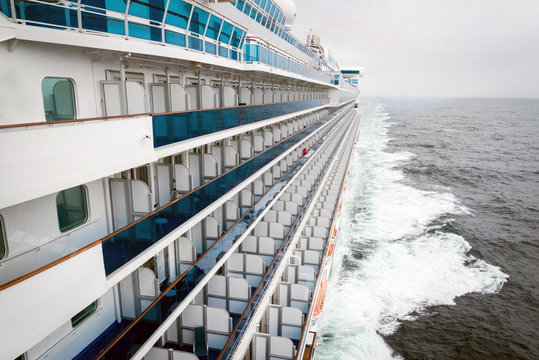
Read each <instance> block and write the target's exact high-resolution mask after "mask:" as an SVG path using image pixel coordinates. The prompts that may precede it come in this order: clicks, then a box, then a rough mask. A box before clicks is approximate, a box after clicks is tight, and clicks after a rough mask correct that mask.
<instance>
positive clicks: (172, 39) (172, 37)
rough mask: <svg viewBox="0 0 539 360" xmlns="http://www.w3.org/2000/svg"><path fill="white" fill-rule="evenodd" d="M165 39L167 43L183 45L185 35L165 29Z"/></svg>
mask: <svg viewBox="0 0 539 360" xmlns="http://www.w3.org/2000/svg"><path fill="white" fill-rule="evenodd" d="M165 41H166V42H167V43H169V44H174V45H179V46H184V47H185V35H184V34H178V33H176V32H173V31H170V30H166V31H165Z"/></svg>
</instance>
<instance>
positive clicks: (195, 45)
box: [189, 36, 203, 51]
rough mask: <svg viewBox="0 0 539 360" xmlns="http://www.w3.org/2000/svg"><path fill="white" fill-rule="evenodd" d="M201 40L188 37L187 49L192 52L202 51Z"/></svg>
mask: <svg viewBox="0 0 539 360" xmlns="http://www.w3.org/2000/svg"><path fill="white" fill-rule="evenodd" d="M202 44H203V42H202V40H200V39H199V38H196V37H194V36H189V47H190V48H191V49H194V50H199V51H202Z"/></svg>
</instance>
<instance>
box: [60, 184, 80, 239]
mask: <svg viewBox="0 0 539 360" xmlns="http://www.w3.org/2000/svg"><path fill="white" fill-rule="evenodd" d="M56 210H57V212H58V223H59V225H60V231H61V232H65V231H68V230H71V229H74V228H76V227H77V226H79V225H82V224H84V223H85V222H86V220H87V219H88V208H87V206H86V188H85V187H84V186H75V187H73V188H70V189H67V190H63V191H60V192H59V193H58V195H57V196H56Z"/></svg>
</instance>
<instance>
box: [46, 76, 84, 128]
mask: <svg viewBox="0 0 539 360" xmlns="http://www.w3.org/2000/svg"><path fill="white" fill-rule="evenodd" d="M41 92H42V94H43V107H44V108H45V119H46V120H47V121H58V120H71V119H75V118H76V117H77V109H76V105H75V88H74V86H73V82H72V81H71V79H68V78H57V77H46V78H44V79H43V81H42V82H41Z"/></svg>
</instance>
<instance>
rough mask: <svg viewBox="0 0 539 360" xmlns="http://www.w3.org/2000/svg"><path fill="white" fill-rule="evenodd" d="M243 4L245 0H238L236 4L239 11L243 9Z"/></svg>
mask: <svg viewBox="0 0 539 360" xmlns="http://www.w3.org/2000/svg"><path fill="white" fill-rule="evenodd" d="M243 5H245V1H244V0H238V4H237V6H236V7H237V8H238V10H239V11H242V10H243Z"/></svg>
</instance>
